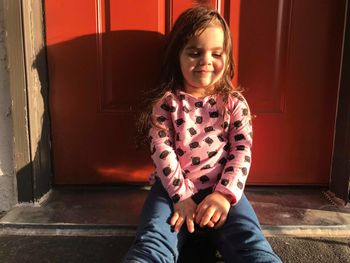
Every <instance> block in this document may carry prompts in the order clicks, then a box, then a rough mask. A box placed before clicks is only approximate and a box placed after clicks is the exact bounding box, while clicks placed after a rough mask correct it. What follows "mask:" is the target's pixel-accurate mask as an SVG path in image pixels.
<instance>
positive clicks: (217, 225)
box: [215, 215, 227, 229]
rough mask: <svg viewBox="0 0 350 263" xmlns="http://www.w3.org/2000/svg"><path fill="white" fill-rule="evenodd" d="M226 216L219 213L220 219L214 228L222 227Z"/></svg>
mask: <svg viewBox="0 0 350 263" xmlns="http://www.w3.org/2000/svg"><path fill="white" fill-rule="evenodd" d="M226 219H227V216H225V215H221V217H220V221H219V222H218V223H217V224H216V226H215V229H218V228H220V227H222V226H223V225H224V224H225V222H226Z"/></svg>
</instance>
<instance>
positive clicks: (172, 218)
mask: <svg viewBox="0 0 350 263" xmlns="http://www.w3.org/2000/svg"><path fill="white" fill-rule="evenodd" d="M178 218H179V213H178V212H174V214H173V215H172V217H171V218H170V225H172V226H174V225H175V223H176V221H177V219H178Z"/></svg>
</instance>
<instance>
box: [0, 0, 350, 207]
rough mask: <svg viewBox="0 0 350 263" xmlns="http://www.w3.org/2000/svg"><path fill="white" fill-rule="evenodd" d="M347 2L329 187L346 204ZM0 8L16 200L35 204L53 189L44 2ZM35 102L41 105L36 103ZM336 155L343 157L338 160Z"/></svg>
mask: <svg viewBox="0 0 350 263" xmlns="http://www.w3.org/2000/svg"><path fill="white" fill-rule="evenodd" d="M225 3H226V1H225ZM348 3H349V0H347V1H346V12H347V19H346V21H347V22H346V27H345V31H344V36H345V37H344V40H345V41H344V43H343V52H342V70H341V73H340V76H339V79H340V82H339V91H338V106H337V112H338V113H337V117H336V123H335V127H336V129H335V135H334V146H333V155H332V160H333V161H332V165H331V174H330V183H329V187H330V190H331V191H332V192H334V194H335V195H336V196H338V197H340V198H342V199H343V200H345V201H349V180H350V165H349V160H350V151H349V149H350V147H349V146H350V103H348V102H349V101H350V91H349V90H348V89H347V88H346V87H348V86H349V85H350V78H349V77H348V76H349V74H346V72H348V73H349V67H350V58H349V54H350V43H349V39H350V25H349V21H350V18H349V8H348ZM4 5H5V8H4V15H5V16H4V19H5V24H6V27H7V32H8V36H7V44H8V45H7V52H8V63H9V65H11V67H10V72H9V74H10V91H11V99H12V102H13V103H12V118H13V133H14V140H13V141H14V143H13V153H14V169H15V174H16V179H17V192H18V202H37V201H39V200H40V198H42V197H43V196H44V195H45V194H46V193H48V192H49V191H50V189H51V188H52V185H53V174H52V169H51V163H52V162H51V158H52V155H51V151H50V142H51V138H50V125H49V110H48V106H47V105H48V104H47V102H48V96H47V94H48V77H47V76H48V68H47V61H46V51H45V48H46V46H45V27H44V25H45V21H44V12H43V11H44V0H42V1H27V0H4ZM345 42H346V43H345ZM38 98H39V101H43V103H38ZM43 119H44V120H46V121H44V122H43V121H42V120H43ZM344 124H346V128H345V129H344ZM346 146H347V147H346ZM339 153H343V154H344V156H343V157H344V158H342V159H341V160H340V159H339ZM42 156H44V157H46V158H42Z"/></svg>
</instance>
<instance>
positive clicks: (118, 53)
mask: <svg viewBox="0 0 350 263" xmlns="http://www.w3.org/2000/svg"><path fill="white" fill-rule="evenodd" d="M192 2H193V1H189V0H187V1H185V0H181V1H167V0H148V1H121V0H75V1H69V0H45V15H46V36H47V54H48V64H49V81H50V114H51V123H52V150H53V163H54V174H55V183H57V184H98V183H131V182H135V183H138V182H144V181H146V180H147V177H148V174H149V173H150V172H151V171H152V169H153V166H152V165H151V162H150V158H149V153H148V151H147V150H142V151H140V150H136V149H135V143H134V138H133V135H134V118H135V113H137V109H138V105H139V104H140V93H141V92H142V90H145V89H148V88H150V87H152V85H154V84H155V82H156V79H157V74H158V68H159V59H160V56H161V48H162V46H163V40H164V34H165V33H166V32H168V30H169V28H170V27H171V25H172V23H173V22H174V20H175V19H176V17H177V16H178V15H179V13H181V11H182V10H184V9H185V8H187V7H189V6H191V5H192ZM198 2H204V1H198ZM207 2H210V3H211V4H212V5H213V6H215V7H216V8H218V9H219V10H220V11H221V13H222V14H223V15H224V16H225V18H226V20H227V21H228V23H229V25H230V28H231V31H232V33H233V37H234V54H235V60H236V65H237V67H236V68H237V70H236V77H235V82H238V83H239V84H240V85H241V86H242V87H243V88H244V89H245V90H246V91H245V95H246V97H247V99H248V101H249V102H250V105H251V108H252V111H253V113H254V114H255V115H256V118H255V120H254V139H255V140H254V150H253V166H252V170H251V174H250V179H249V182H250V183H251V184H327V183H328V181H329V176H330V162H331V156H332V145H333V130H334V122H335V112H336V99H337V90H338V75H339V65H340V59H341V45H342V31H343V24H344V14H345V0H341V1H332V0H325V1H317V0H310V1H303V0H294V1H292V0H285V1H283V0H275V1H271V0H265V1H262V0H244V1H241V0H231V1H228V0H225V1H214V0H212V1H207Z"/></svg>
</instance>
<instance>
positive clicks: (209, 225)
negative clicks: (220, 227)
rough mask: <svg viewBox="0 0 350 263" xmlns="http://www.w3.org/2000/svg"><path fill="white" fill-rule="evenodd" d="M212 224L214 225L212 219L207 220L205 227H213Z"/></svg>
mask: <svg viewBox="0 0 350 263" xmlns="http://www.w3.org/2000/svg"><path fill="white" fill-rule="evenodd" d="M214 226H215V223H213V222H212V221H209V222H208V224H207V227H214Z"/></svg>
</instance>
